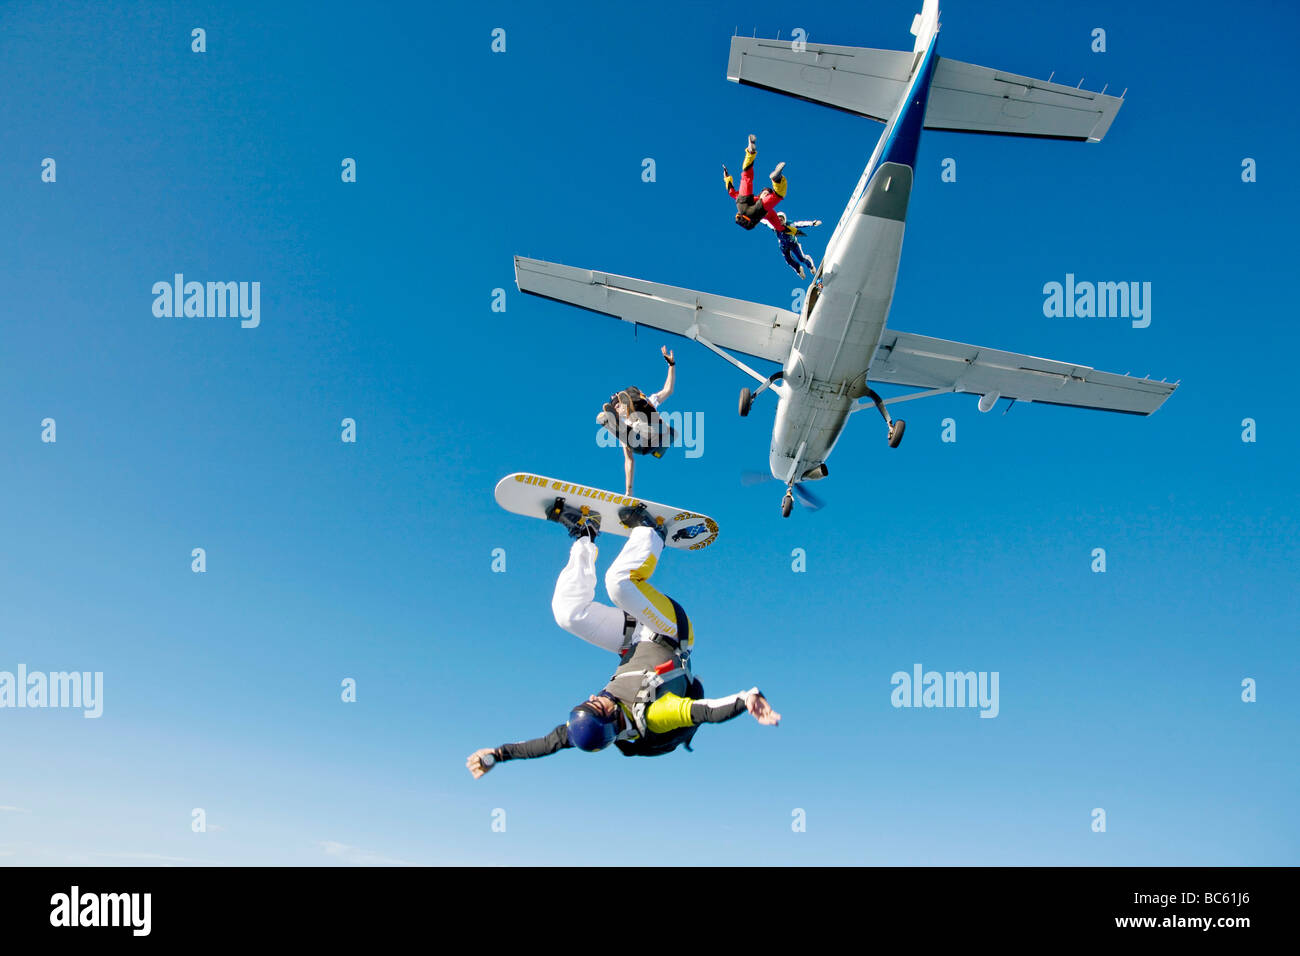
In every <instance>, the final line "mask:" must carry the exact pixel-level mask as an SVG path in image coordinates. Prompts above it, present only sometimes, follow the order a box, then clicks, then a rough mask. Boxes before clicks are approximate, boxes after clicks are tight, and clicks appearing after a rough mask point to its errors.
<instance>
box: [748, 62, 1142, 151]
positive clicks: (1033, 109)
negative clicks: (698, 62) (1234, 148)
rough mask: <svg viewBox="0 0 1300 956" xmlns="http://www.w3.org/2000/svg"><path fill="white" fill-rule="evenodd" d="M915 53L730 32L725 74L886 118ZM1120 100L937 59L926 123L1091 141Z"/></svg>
mask: <svg viewBox="0 0 1300 956" xmlns="http://www.w3.org/2000/svg"><path fill="white" fill-rule="evenodd" d="M920 61H921V53H919V52H918V53H905V52H903V51H899V50H873V49H868V48H866V47H853V46H831V45H829V44H825V43H799V44H796V43H794V42H791V41H781V40H760V39H756V38H751V37H732V38H731V56H730V59H729V60H728V62H727V79H729V80H731V81H732V82H733V83H741V84H743V85H746V86H756V87H759V88H760V89H765V90H771V91H772V92H774V93H784V94H786V95H787V96H794V97H798V98H799V99H802V100H808V101H809V102H812V103H820V104H822V105H823V106H831V107H834V108H835V109H839V110H845V111H847V112H849V113H856V114H857V115H859V116H865V117H867V118H869V119H873V120H876V121H878V122H881V123H886V122H888V121H889V119H890V117H891V116H893V115H894V111H895V110H896V109H897V107H898V105H899V102H900V101H901V100H902V98H903V96H904V94H905V93H906V92H907V84H908V81H909V80H910V79H911V76H912V71H913V70H914V69H915V68H916V67H917V65H918V64H919V63H920ZM1123 104H1124V101H1123V100H1122V99H1120V98H1119V97H1118V96H1107V95H1106V94H1104V93H1094V92H1091V91H1089V90H1084V89H1079V88H1076V87H1073V86H1065V85H1063V84H1061V83H1049V82H1047V81H1046V80H1035V79H1033V78H1031V77H1028V76H1019V75H1017V74H1015V73H1006V72H1004V71H1002V70H993V69H989V68H988V67H986V66H976V65H975V64H973V63H963V62H962V61H960V60H950V59H948V58H947V57H939V58H938V62H936V64H935V68H934V76H933V77H932V78H931V81H930V95H929V102H928V105H927V107H926V114H925V128H926V129H935V130H950V131H954V132H965V133H1001V134H1004V135H1009V136H1036V137H1044V138H1048V139H1071V140H1080V141H1087V142H1092V143H1095V142H1097V141H1099V140H1100V139H1101V138H1102V137H1103V136H1105V135H1106V131H1107V130H1108V129H1110V124H1111V122H1112V121H1113V120H1114V119H1115V115H1116V114H1117V113H1118V112H1119V108H1120V107H1121V106H1122V105H1123Z"/></svg>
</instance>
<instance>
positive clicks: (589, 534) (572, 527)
mask: <svg viewBox="0 0 1300 956" xmlns="http://www.w3.org/2000/svg"><path fill="white" fill-rule="evenodd" d="M546 520H547V521H554V522H557V523H558V524H562V525H564V527H565V528H566V529H568V532H569V537H570V538H573V539H574V540H575V541H576V540H578V539H579V538H590V539H591V540H592V541H595V540H596V535H598V534H600V515H598V514H595V513H593V512H592V510H591V509H590V508H588V507H587V506H585V505H584V506H583V507H582V508H575V507H573V506H572V505H570V504H567V503H566V502H565V500H564V499H563V498H556V499H555V502H554V503H553V504H552V505H551V506H550V507H549V508H547V509H546Z"/></svg>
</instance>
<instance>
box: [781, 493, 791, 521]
mask: <svg viewBox="0 0 1300 956" xmlns="http://www.w3.org/2000/svg"><path fill="white" fill-rule="evenodd" d="M793 507H794V499H793V498H791V497H790V496H789V495H786V496H785V498H784V499H782V501H781V517H782V518H788V517H790V509H791V508H793Z"/></svg>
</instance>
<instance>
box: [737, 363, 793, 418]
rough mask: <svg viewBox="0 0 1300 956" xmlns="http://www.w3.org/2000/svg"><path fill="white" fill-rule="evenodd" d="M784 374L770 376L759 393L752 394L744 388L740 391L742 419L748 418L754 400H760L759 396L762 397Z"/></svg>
mask: <svg viewBox="0 0 1300 956" xmlns="http://www.w3.org/2000/svg"><path fill="white" fill-rule="evenodd" d="M782 374H783V373H782V372H773V373H772V374H771V375H769V376H768V377H767V381H766V382H764V383H763V384H762V385H760V386H758V389H757V391H754V392H751V391H750V390H749V389H747V388H742V389H741V390H740V417H741V418H744V417H745V416H747V415H748V414H749V410H750V408H751V407H752V406H753V404H754V399H756V398H758V396H760V395H762V394H763V392H764V391H765V390H766V389H767V388H768V387H769V386H770V385H771V384H772V383H773V382H775V381H776V380H777V379H778V378H780V377H781V376H782Z"/></svg>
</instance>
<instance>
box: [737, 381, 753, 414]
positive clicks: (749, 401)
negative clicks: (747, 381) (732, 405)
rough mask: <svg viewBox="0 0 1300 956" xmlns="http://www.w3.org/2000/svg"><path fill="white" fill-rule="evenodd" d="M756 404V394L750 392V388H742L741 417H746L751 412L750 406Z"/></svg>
mask: <svg viewBox="0 0 1300 956" xmlns="http://www.w3.org/2000/svg"><path fill="white" fill-rule="evenodd" d="M753 404H754V396H753V395H752V394H750V391H749V389H747V388H742V389H741V390H740V417H741V418H744V417H745V416H746V415H748V414H749V407H750V406H751V405H753Z"/></svg>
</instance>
